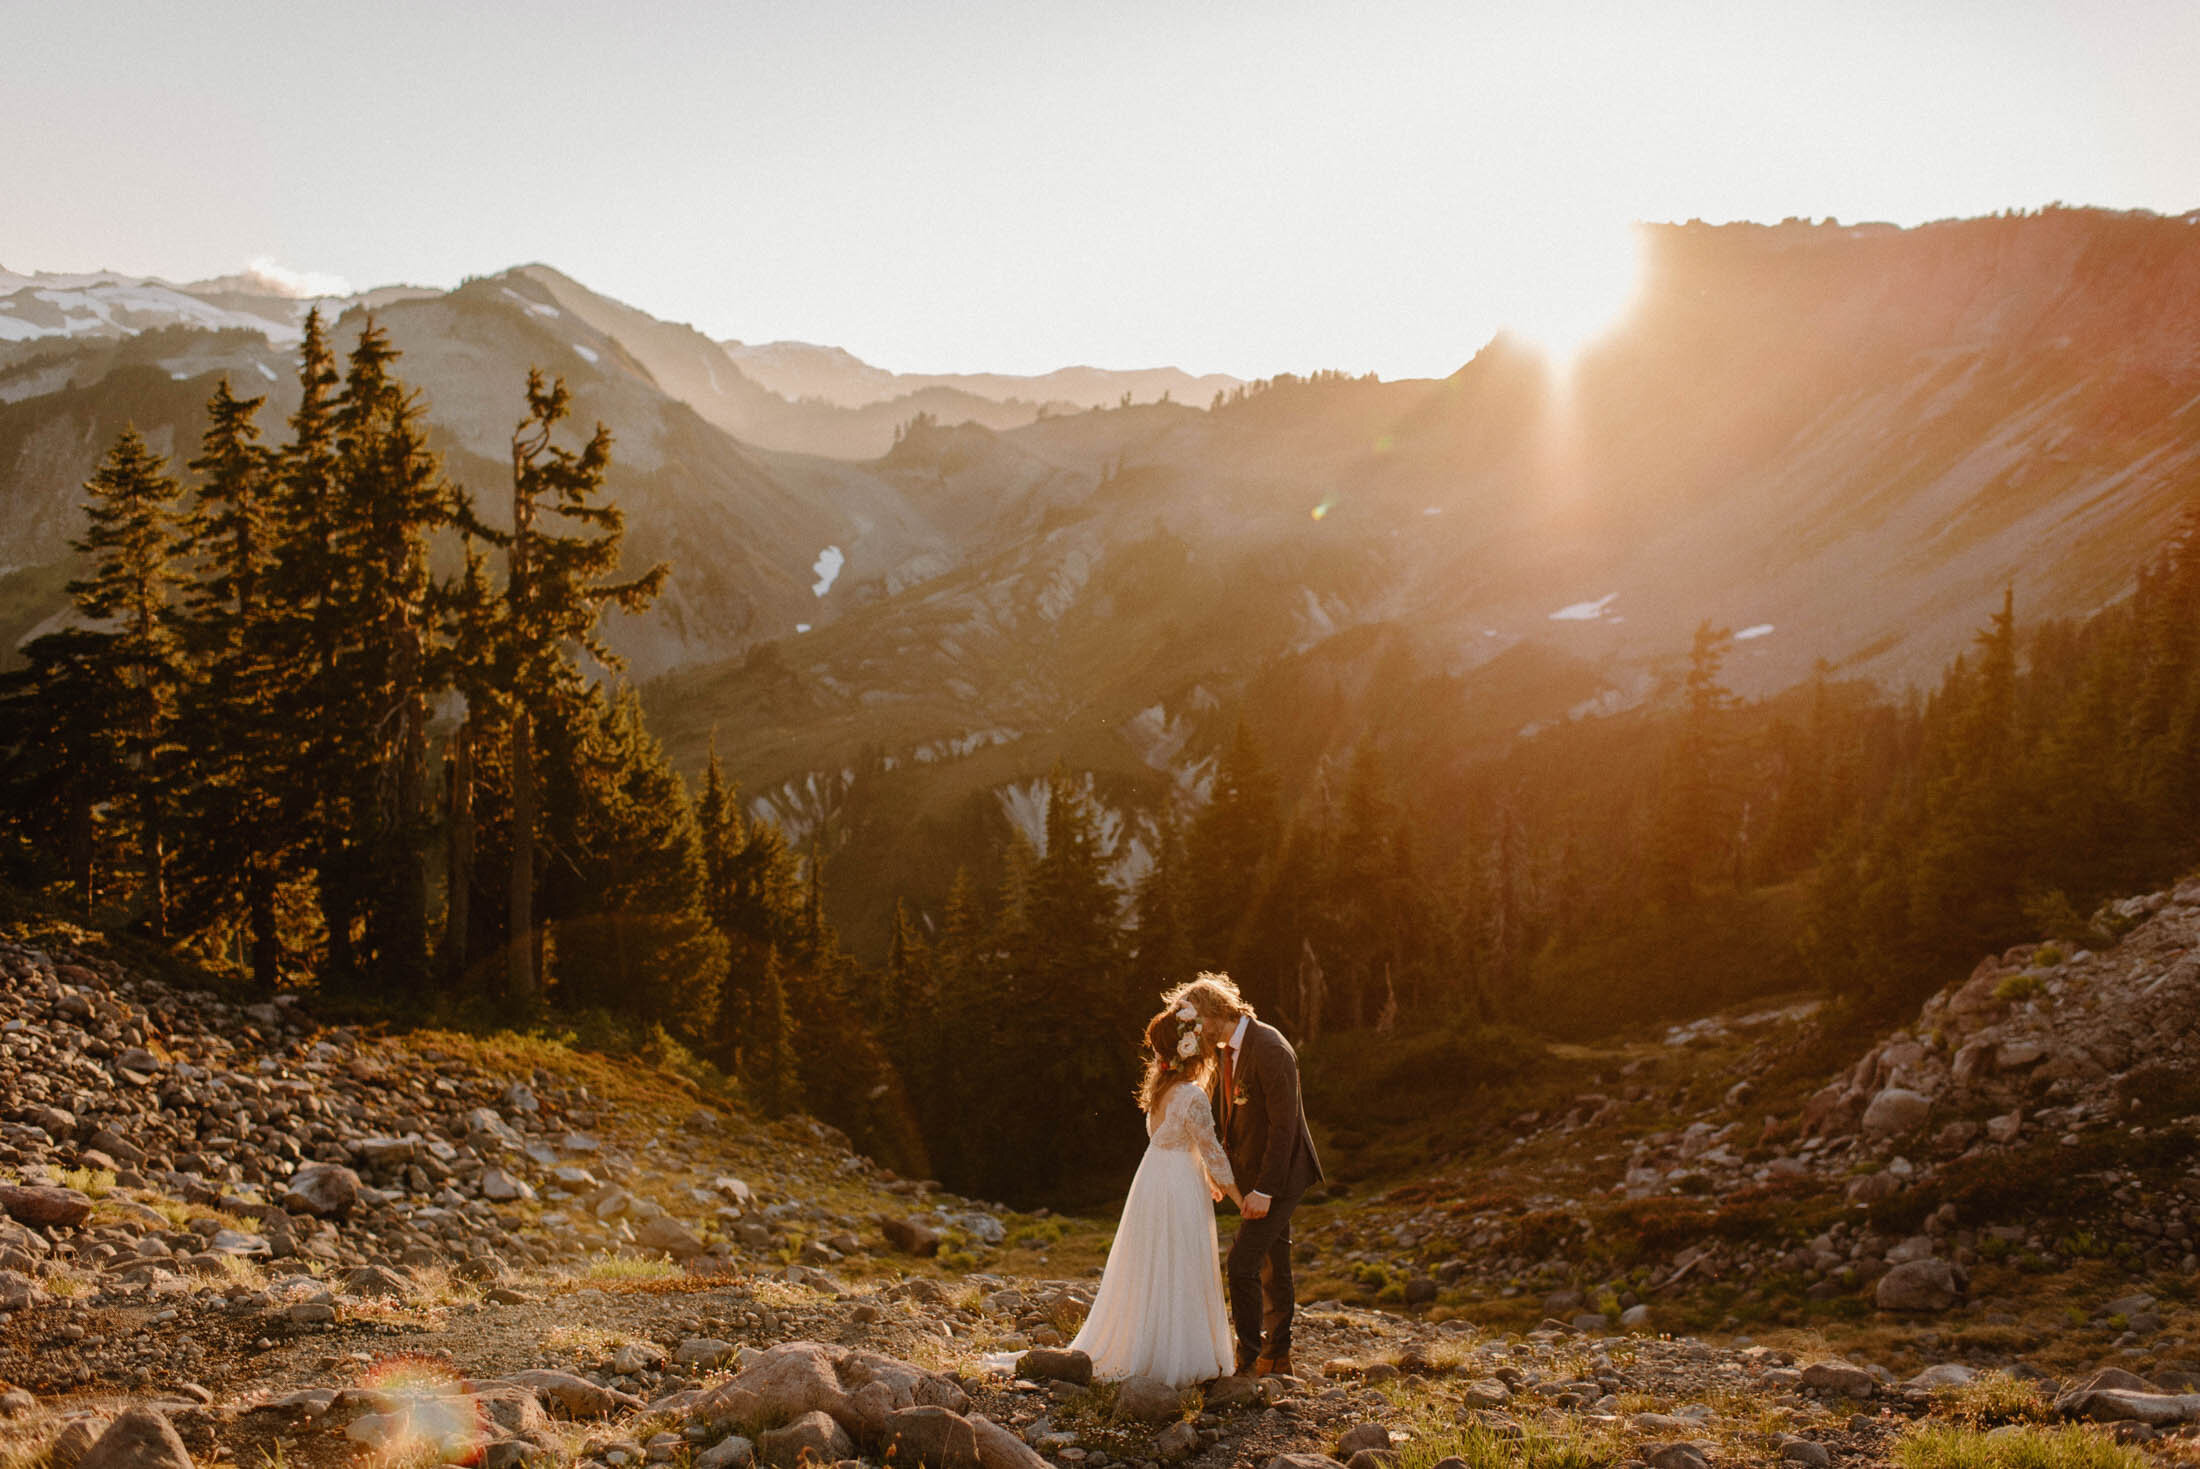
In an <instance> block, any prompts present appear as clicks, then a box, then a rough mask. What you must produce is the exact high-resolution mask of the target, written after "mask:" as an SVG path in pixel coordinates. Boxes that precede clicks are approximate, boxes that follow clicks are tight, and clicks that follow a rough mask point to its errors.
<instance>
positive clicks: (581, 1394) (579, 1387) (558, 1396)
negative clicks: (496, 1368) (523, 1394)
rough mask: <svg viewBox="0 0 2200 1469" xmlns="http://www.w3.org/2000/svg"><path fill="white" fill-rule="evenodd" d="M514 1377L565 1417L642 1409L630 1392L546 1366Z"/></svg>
mask: <svg viewBox="0 0 2200 1469" xmlns="http://www.w3.org/2000/svg"><path fill="white" fill-rule="evenodd" d="M511 1380H512V1381H514V1382H516V1383H518V1384H519V1385H520V1386H521V1387H524V1388H526V1389H527V1390H528V1391H530V1392H532V1393H533V1394H534V1395H535V1396H536V1397H537V1398H539V1399H540V1400H541V1401H542V1405H543V1406H544V1407H545V1408H548V1409H549V1410H550V1411H551V1412H553V1413H556V1414H558V1415H559V1416H560V1417H565V1418H605V1417H609V1416H610V1415H611V1414H613V1413H616V1412H618V1411H620V1410H621V1409H622V1408H639V1407H641V1406H642V1400H641V1399H640V1398H637V1397H635V1396H634V1395H633V1394H631V1393H623V1392H614V1391H613V1390H612V1389H610V1388H608V1387H598V1386H597V1385H596V1384H595V1383H593V1382H590V1381H589V1380H588V1379H587V1378H585V1377H575V1376H574V1375H573V1374H572V1373H570V1372H553V1371H551V1370H549V1369H547V1368H540V1367H537V1368H530V1369H529V1370H527V1371H525V1372H514V1373H513V1374H511Z"/></svg>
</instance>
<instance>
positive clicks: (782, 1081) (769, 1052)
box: [748, 949, 802, 1117]
mask: <svg viewBox="0 0 2200 1469" xmlns="http://www.w3.org/2000/svg"><path fill="white" fill-rule="evenodd" d="M753 1044H754V1049H755V1054H756V1063H755V1065H754V1066H753V1067H752V1068H751V1069H750V1072H749V1075H748V1081H749V1085H750V1087H751V1089H752V1090H753V1091H754V1093H755V1095H756V1099H757V1102H758V1104H759V1105H761V1106H762V1107H763V1109H764V1111H765V1113H766V1114H767V1115H769V1116H773V1117H782V1116H785V1115H786V1114H787V1113H789V1112H792V1111H795V1110H796V1109H798V1108H799V1107H801V1105H802V1069H801V1064H800V1061H799V1059H798V1058H797V1056H796V1054H795V1022H794V1013H793V1011H792V1010H791V1009H789V1007H788V1003H787V982H786V975H785V973H784V972H783V971H782V969H781V967H780V963H779V951H778V950H777V949H766V950H765V951H764V966H763V969H762V971H761V973H760V975H759V977H758V983H757V986H756V1019H755V1038H754V1042H753Z"/></svg>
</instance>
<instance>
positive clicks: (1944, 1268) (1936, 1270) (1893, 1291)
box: [1872, 1259, 1964, 1311]
mask: <svg viewBox="0 0 2200 1469" xmlns="http://www.w3.org/2000/svg"><path fill="white" fill-rule="evenodd" d="M1963 1290H1964V1281H1963V1279H1962V1277H1960V1276H1959V1275H1958V1274H1957V1273H1956V1269H1955V1267H1954V1266H1953V1265H1950V1264H1949V1263H1948V1262H1947V1261H1946V1260H1938V1259H1928V1260H1905V1261H1903V1262H1901V1263H1900V1264H1898V1265H1896V1266H1895V1267H1894V1268H1893V1269H1892V1270H1889V1271H1888V1272H1887V1273H1886V1274H1885V1275H1882V1276H1880V1277H1879V1284H1878V1285H1877V1286H1876V1287H1874V1288H1873V1291H1872V1301H1873V1304H1875V1305H1877V1306H1878V1307H1879V1309H1880V1310H1882V1311H1945V1310H1947V1309H1948V1308H1949V1307H1950V1306H1953V1305H1954V1304H1955V1303H1956V1302H1957V1301H1958V1300H1961V1299H1962V1297H1963Z"/></svg>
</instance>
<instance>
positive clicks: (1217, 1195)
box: [1207, 1183, 1223, 1204]
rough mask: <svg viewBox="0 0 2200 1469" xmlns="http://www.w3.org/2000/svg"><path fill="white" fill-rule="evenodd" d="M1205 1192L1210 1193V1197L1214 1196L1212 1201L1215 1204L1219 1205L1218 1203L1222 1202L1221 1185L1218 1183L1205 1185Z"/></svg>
mask: <svg viewBox="0 0 2200 1469" xmlns="http://www.w3.org/2000/svg"><path fill="white" fill-rule="evenodd" d="M1207 1192H1208V1193H1210V1194H1212V1195H1214V1200H1215V1202H1216V1203H1218V1204H1219V1203H1221V1202H1222V1193H1223V1189H1222V1185H1221V1184H1219V1183H1210V1184H1208V1185H1207Z"/></svg>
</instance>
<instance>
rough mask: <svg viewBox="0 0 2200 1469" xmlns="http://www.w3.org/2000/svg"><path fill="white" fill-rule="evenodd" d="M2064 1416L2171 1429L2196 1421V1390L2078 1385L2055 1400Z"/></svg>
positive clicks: (2199, 1408)
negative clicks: (2135, 1389) (2079, 1386)
mask: <svg viewBox="0 0 2200 1469" xmlns="http://www.w3.org/2000/svg"><path fill="white" fill-rule="evenodd" d="M2055 1412H2056V1413H2057V1414H2059V1415H2060V1416H2062V1417H2064V1418H2082V1419H2085V1420H2087V1421H2089V1422H2093V1423H2143V1424H2145V1425H2146V1426H2147V1427H2149V1428H2175V1427H2179V1426H2180V1425H2183V1424H2186V1423H2200V1393H2166V1392H2131V1391H2128V1390H2125V1389H2121V1388H2079V1389H2076V1390H2074V1391H2072V1392H2066V1393H2064V1394H2063V1395H2062V1396H2061V1397H2059V1398H2057V1399H2055Z"/></svg>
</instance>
